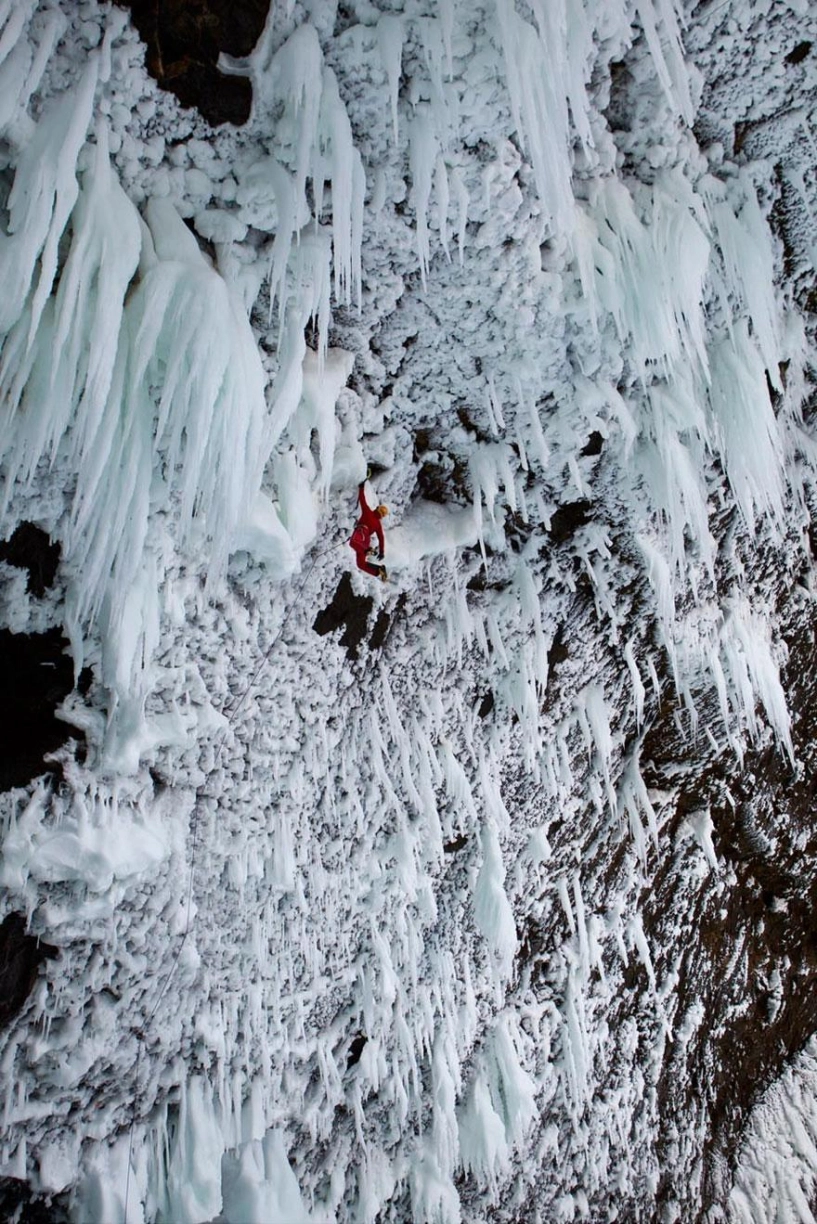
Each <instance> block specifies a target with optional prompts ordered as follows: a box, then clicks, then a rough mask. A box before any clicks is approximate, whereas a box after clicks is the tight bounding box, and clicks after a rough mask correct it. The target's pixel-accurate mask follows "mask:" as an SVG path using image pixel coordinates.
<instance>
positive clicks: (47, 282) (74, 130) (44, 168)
mask: <svg viewBox="0 0 817 1224" xmlns="http://www.w3.org/2000/svg"><path fill="white" fill-rule="evenodd" d="M96 78H97V59H96V57H92V58H91V60H90V61H89V63H88V66H87V67H86V69H85V71H84V72H83V75H82V77H81V79H80V83H79V85H78V86H77V88H76V90H75V92H74V95H73V97H72V98H71V99H70V100H69V99H66V98H65V97H64V96H61V97H59V98H58V99H57V100H56V101H55V102H54V103H52V105H51V106H50V107H49V109H48V110H47V111H46V113H45V115H44V116H43V118H42V119H41V120H40V122H39V124H38V125H37V129H36V132H35V134H34V138H33V139H32V141H31V142H30V144H29V145H28V147H27V148H26V149H25V151H24V152H23V154H22V156H21V158H20V161H19V163H18V165H17V170H16V172H15V175H14V185H13V186H12V189H11V192H10V194H9V199H8V210H9V222H8V236H6V235H0V273H2V280H3V285H4V290H3V297H2V302H0V334H5V333H6V332H8V331H9V330H10V328H11V327H12V326H13V325H14V323H16V322H17V320H18V319H19V318H20V315H21V314H22V312H23V307H24V305H25V302H26V299H27V297H28V294H29V288H30V286H31V285H32V284H33V283H34V281H35V271H36V272H37V276H36V285H35V287H34V293H33V296H32V299H31V315H30V320H29V326H28V344H29V345H30V344H31V342H32V341H33V338H34V335H35V334H36V331H37V327H38V325H39V322H40V318H41V316H42V312H43V308H44V307H45V303H46V300H47V299H48V296H49V294H50V293H51V289H52V287H53V284H54V278H55V276H56V273H57V250H58V246H59V241H60V238H61V237H62V234H63V231H64V229H65V226H66V224H67V222H68V218H69V217H70V215H71V210H72V209H73V207H74V204H75V203H76V199H77V196H78V194H79V187H78V185H77V180H76V165H77V158H78V156H79V152H80V149H81V148H82V146H83V144H84V142H85V135H86V133H87V131H88V126H89V124H90V122H91V108H92V106H93V99H94V88H95V86H96ZM38 261H39V270H38V271H37V267H38Z"/></svg>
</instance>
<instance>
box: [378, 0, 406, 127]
mask: <svg viewBox="0 0 817 1224" xmlns="http://www.w3.org/2000/svg"><path fill="white" fill-rule="evenodd" d="M377 43H378V46H379V48H380V58H381V59H382V61H383V67H384V68H385V70H386V79H387V81H388V84H389V99H390V103H391V123H392V135H393V138H394V144H395V147H397V145H398V143H399V141H398V135H397V94H398V90H399V88H400V74H401V71H402V58H403V22H402V20H401V19H400V18H399V17H395V16H393V15H392V14H390V13H383V14H381V16H380V17H379V18H378V20H377Z"/></svg>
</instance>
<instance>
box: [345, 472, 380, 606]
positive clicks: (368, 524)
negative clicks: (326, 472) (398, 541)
mask: <svg viewBox="0 0 817 1224" xmlns="http://www.w3.org/2000/svg"><path fill="white" fill-rule="evenodd" d="M365 484H366V481H365V480H363V481H361V482H360V484H359V485H358V490H357V500H358V505H359V506H360V518H359V519H358V520H357V523H356V525H355V529H354V531H353V532H352V538H351V539H350V541H349V545H350V547H351V548H353V549H354V550H355V556H356V557H357V568H358V569H362V570H363V571H364V572H365V573H367V574H371V575H372V577H373V578H379V579H380V581H381V582H385V581H386V579H387V574H386V567H385V565H372V563H371V562H370V561H369V560H368V558H369V554H370V553H371V552H373V549H372V537H373V536H377V543H378V545H379V551H378V559H379V560H380V561H382V560H383V557H384V555H385V552H386V541H385V539H384V538H383V525H382V523H381V521H380V520H381V519H382V518H385V516H386V515H387V514H388V513H389V508H388V506H382V505H381V506H376V507H375V509H374V510H373V509H372V508H371V506H369V505H367V503H366V494H365V493H364V491H363V489H364V485H365Z"/></svg>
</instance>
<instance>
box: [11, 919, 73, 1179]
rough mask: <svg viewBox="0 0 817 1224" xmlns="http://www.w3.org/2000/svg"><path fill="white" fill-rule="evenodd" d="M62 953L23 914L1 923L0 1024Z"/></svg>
mask: <svg viewBox="0 0 817 1224" xmlns="http://www.w3.org/2000/svg"><path fill="white" fill-rule="evenodd" d="M58 955H59V948H55V947H52V945H51V944H47V943H44V942H43V941H42V940H40V939H37V937H36V936H34V935H27V934H26V920H25V918H24V917H23V915H22V914H7V915H6V917H5V918H4V919H3V921H2V923H0V1028H5V1027H6V1026H7V1025H8V1024H10V1023H11V1021H12V1020H13V1019H14V1017H15V1016H16V1015H17V1013H18V1012H19V1011H20V1010H21V1008H22V1007H23V1004H24V1003H25V1001H26V999H27V998H28V996H29V995H30V994H31V991H32V990H33V989H34V983H35V982H36V980H37V974H38V972H39V968H40V965H41V964H42V962H43V961H44V960H53V958H54V957H55V956H58ZM0 1203H2V1193H1V1192H0Z"/></svg>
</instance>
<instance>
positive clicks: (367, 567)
mask: <svg viewBox="0 0 817 1224" xmlns="http://www.w3.org/2000/svg"><path fill="white" fill-rule="evenodd" d="M352 547H353V548H355V546H354V544H353V545H352ZM368 551H369V549H368V548H355V558H356V560H357V568H358V569H362V570H363V572H364V573H365V574H371V575H372V577H373V578H377V577H378V575H379V574H380V569H381V567H380V566H379V565H372V563H371V561H367V560H366V553H367V552H368Z"/></svg>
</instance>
